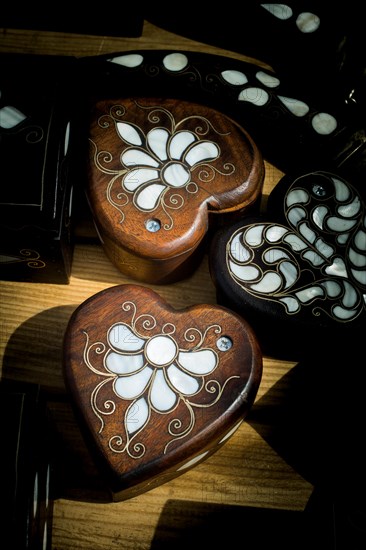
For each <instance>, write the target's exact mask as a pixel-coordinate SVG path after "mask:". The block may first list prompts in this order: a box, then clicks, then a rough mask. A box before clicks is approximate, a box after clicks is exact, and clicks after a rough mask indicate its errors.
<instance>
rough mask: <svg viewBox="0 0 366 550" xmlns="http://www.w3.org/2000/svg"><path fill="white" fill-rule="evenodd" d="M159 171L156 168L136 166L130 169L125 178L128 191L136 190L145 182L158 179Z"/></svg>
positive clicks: (124, 181)
mask: <svg viewBox="0 0 366 550" xmlns="http://www.w3.org/2000/svg"><path fill="white" fill-rule="evenodd" d="M158 177H159V172H158V171H157V170H155V168H136V169H135V170H129V171H128V172H127V174H126V175H125V176H124V178H123V186H124V187H125V189H127V191H135V190H136V189H137V188H138V187H140V185H143V184H144V183H148V182H152V181H156V180H157V179H158Z"/></svg>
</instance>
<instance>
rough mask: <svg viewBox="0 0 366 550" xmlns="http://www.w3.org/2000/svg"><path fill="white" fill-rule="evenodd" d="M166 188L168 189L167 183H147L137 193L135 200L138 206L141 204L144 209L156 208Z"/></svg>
mask: <svg viewBox="0 0 366 550" xmlns="http://www.w3.org/2000/svg"><path fill="white" fill-rule="evenodd" d="M164 189H166V185H161V184H160V183H152V184H150V185H147V186H146V187H145V188H144V189H142V190H141V191H138V192H137V194H136V199H135V200H136V204H137V206H139V207H140V208H141V209H142V210H147V211H150V210H154V208H156V205H157V204H158V201H159V197H160V195H161V194H162V192H163V191H164Z"/></svg>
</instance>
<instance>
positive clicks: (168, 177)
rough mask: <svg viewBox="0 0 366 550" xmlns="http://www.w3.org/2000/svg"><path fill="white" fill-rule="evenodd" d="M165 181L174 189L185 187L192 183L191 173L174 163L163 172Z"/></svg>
mask: <svg viewBox="0 0 366 550" xmlns="http://www.w3.org/2000/svg"><path fill="white" fill-rule="evenodd" d="M163 177H164V180H165V181H166V182H167V183H168V184H169V185H171V186H172V187H183V186H184V185H186V184H187V183H189V182H190V179H191V173H190V171H189V170H188V169H187V168H186V167H185V166H183V164H180V163H178V162H172V163H171V164H169V165H168V166H167V167H166V168H165V169H164V171H163Z"/></svg>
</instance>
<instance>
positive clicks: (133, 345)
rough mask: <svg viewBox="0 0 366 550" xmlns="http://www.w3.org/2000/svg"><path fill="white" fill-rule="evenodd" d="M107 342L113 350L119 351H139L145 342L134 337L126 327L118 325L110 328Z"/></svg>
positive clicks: (122, 324) (121, 324)
mask: <svg viewBox="0 0 366 550" xmlns="http://www.w3.org/2000/svg"><path fill="white" fill-rule="evenodd" d="M108 341H109V343H110V345H111V346H112V347H113V348H116V349H119V350H121V351H126V352H128V351H140V350H142V348H143V346H144V345H145V340H143V339H142V338H139V337H138V336H136V334H135V333H134V332H132V330H131V329H130V327H129V326H128V325H125V324H124V323H118V324H117V325H114V327H112V328H111V330H110V331H109V334H108Z"/></svg>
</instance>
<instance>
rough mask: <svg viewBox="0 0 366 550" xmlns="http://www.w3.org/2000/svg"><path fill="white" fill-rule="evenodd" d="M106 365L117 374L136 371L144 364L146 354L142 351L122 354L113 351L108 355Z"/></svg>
mask: <svg viewBox="0 0 366 550" xmlns="http://www.w3.org/2000/svg"><path fill="white" fill-rule="evenodd" d="M105 363H106V367H107V369H108V370H110V371H111V372H114V373H115V374H131V373H132V372H136V371H138V370H139V369H141V367H143V365H144V356H143V355H142V353H138V354H137V355H121V354H120V353H116V352H115V351H112V352H111V353H109V354H108V355H107V358H106V361H105Z"/></svg>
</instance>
